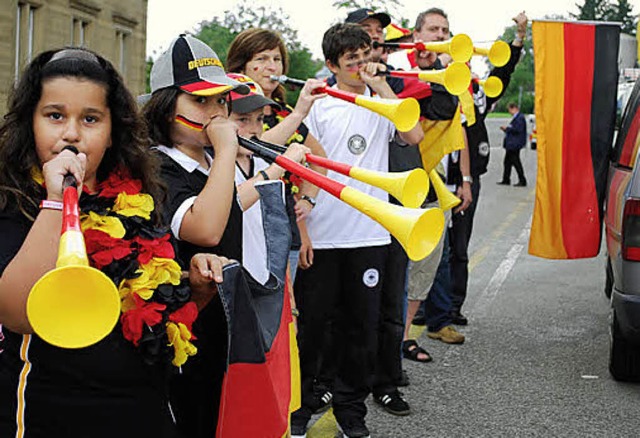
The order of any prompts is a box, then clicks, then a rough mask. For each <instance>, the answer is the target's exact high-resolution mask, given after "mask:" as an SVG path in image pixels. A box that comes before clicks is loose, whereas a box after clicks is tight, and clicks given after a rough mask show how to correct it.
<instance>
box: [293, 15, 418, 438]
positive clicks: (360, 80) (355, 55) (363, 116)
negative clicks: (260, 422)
mask: <svg viewBox="0 0 640 438" xmlns="http://www.w3.org/2000/svg"><path fill="white" fill-rule="evenodd" d="M322 49H323V52H324V56H325V60H326V64H327V67H328V68H329V70H331V72H332V73H333V74H334V75H335V78H336V84H335V85H334V87H336V88H338V89H340V90H343V91H349V92H353V93H356V94H360V95H365V96H372V95H374V97H377V96H379V97H381V98H387V99H396V98H397V97H396V95H395V94H394V93H393V91H392V90H391V88H390V87H389V85H388V84H387V81H386V79H385V77H384V76H376V73H377V72H378V71H381V70H384V69H385V67H384V66H383V65H382V64H378V63H373V62H370V56H371V38H370V37H369V35H368V34H367V33H366V32H365V31H364V30H363V29H362V28H361V27H360V26H358V25H355V24H344V23H341V24H336V25H334V26H332V27H331V28H330V29H329V30H328V31H327V32H326V33H325V35H324V39H323V42H322ZM305 123H306V124H307V126H308V127H309V131H310V132H311V133H312V134H313V135H314V137H316V138H317V139H318V141H319V142H320V143H321V144H322V145H323V147H324V148H325V150H326V152H327V157H328V158H330V159H332V160H335V161H340V162H342V163H346V164H350V165H354V166H359V167H363V168H367V169H372V170H378V171H382V172H387V171H388V164H389V159H388V153H389V141H390V140H391V139H393V138H394V136H396V135H397V136H398V137H399V139H400V140H401V141H403V142H404V143H407V144H417V143H419V142H420V141H421V140H422V136H423V134H422V130H421V128H420V126H419V125H416V126H415V127H414V128H412V129H411V130H410V131H408V132H396V129H395V127H394V126H393V124H392V123H391V122H390V121H389V120H387V119H385V118H384V117H382V116H380V115H378V114H376V113H373V112H371V111H369V110H368V109H365V108H362V107H359V106H356V105H354V104H352V103H348V102H346V101H344V100H340V99H336V98H333V97H327V98H325V99H322V100H318V101H317V102H316V103H315V104H314V106H313V107H312V109H311V111H310V113H309V115H308V117H307V119H306V120H305ZM328 176H329V177H330V178H332V179H334V180H336V181H339V182H342V183H345V184H349V185H350V186H352V187H354V188H357V189H358V190H360V191H362V192H365V193H367V194H369V195H371V196H374V197H376V198H379V199H381V200H383V201H387V199H388V195H387V194H386V193H385V192H383V191H382V190H380V189H377V188H375V187H372V186H370V185H367V184H364V183H359V182H357V181H354V180H351V179H349V178H347V177H344V176H342V175H339V174H337V173H335V172H332V171H329V172H328ZM307 230H308V232H309V237H310V238H311V242H312V244H313V250H314V257H313V265H312V266H311V267H310V268H308V269H307V270H303V271H300V272H299V273H298V275H299V278H297V279H296V287H295V288H294V290H295V293H296V302H297V304H298V309H299V310H300V318H299V320H298V324H299V334H298V343H299V347H300V362H301V363H300V366H301V375H302V408H301V409H299V410H298V411H296V412H295V413H294V414H293V416H292V435H293V436H304V434H305V433H306V427H307V422H308V421H309V418H310V416H311V413H312V412H313V411H314V406H313V405H312V403H313V381H314V379H316V378H317V377H318V376H317V372H318V359H319V357H318V353H319V352H320V350H321V349H320V346H321V345H323V343H324V341H323V339H324V336H325V333H326V321H327V320H329V321H331V322H332V323H333V324H336V326H337V332H336V331H335V330H334V332H336V333H338V334H339V336H338V339H336V340H335V357H333V358H332V360H333V361H335V362H334V363H335V364H336V367H337V373H336V379H335V382H334V398H333V410H334V414H335V416H336V419H337V421H338V423H339V425H340V427H341V428H342V430H343V431H344V433H345V435H346V436H347V437H367V436H369V431H368V429H367V427H366V425H365V421H364V418H365V415H366V411H367V410H366V407H365V404H364V400H365V399H366V397H367V396H368V395H369V392H370V391H371V383H372V382H371V376H372V374H373V369H372V368H373V365H374V359H375V351H376V338H377V327H378V324H377V321H378V312H379V303H380V290H381V287H382V282H383V278H384V266H385V261H386V257H387V251H388V245H389V243H390V241H391V240H390V236H389V233H388V232H387V231H386V230H385V229H384V228H383V227H382V226H381V225H379V224H378V223H376V222H375V221H373V220H372V219H370V218H369V217H367V216H365V215H364V214H363V213H360V212H358V211H357V210H355V209H353V208H351V207H349V206H348V205H346V204H344V203H343V202H342V201H339V200H338V199H336V198H334V197H332V196H330V195H329V194H327V193H325V192H320V193H319V195H318V198H317V205H316V207H315V208H314V209H313V210H312V212H311V214H310V215H309V217H308V219H307Z"/></svg>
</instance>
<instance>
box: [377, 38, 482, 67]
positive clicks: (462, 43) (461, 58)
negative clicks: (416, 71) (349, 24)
mask: <svg viewBox="0 0 640 438" xmlns="http://www.w3.org/2000/svg"><path fill="white" fill-rule="evenodd" d="M373 47H374V48H377V47H395V48H399V49H416V50H419V51H425V50H427V51H429V52H436V53H448V54H449V55H451V58H453V60H454V61H458V62H467V61H468V60H470V59H471V56H472V55H473V41H471V38H469V36H468V35H465V34H463V33H460V34H458V35H456V36H454V37H453V38H451V39H450V40H447V41H433V42H430V43H423V42H415V43H378V42H376V41H374V42H373Z"/></svg>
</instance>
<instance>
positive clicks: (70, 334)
mask: <svg viewBox="0 0 640 438" xmlns="http://www.w3.org/2000/svg"><path fill="white" fill-rule="evenodd" d="M74 190H75V189H74ZM88 265H89V261H88V259H87V255H86V249H85V246H84V238H83V236H82V232H81V231H79V230H69V231H66V232H65V233H64V234H62V236H60V246H59V252H58V260H57V262H56V268H55V269H53V270H51V271H49V272H47V273H46V274H45V275H44V276H42V277H41V278H40V279H39V280H38V281H37V282H36V284H35V285H34V286H33V288H32V289H31V292H30V293H29V298H28V299H27V317H28V318H29V323H30V324H31V327H32V328H33V330H34V332H35V333H36V334H37V335H38V336H39V337H40V338H42V339H43V340H44V341H45V342H48V343H49V344H51V345H55V346H56V347H61V348H84V347H88V346H90V345H93V344H95V343H97V342H99V341H100V340H102V339H103V338H104V337H106V336H107V335H108V334H109V333H111V331H112V330H113V328H114V327H115V325H116V323H117V322H118V318H119V317H120V296H119V293H118V290H117V289H116V286H115V284H113V281H111V280H110V279H109V277H107V276H106V275H105V274H103V273H102V272H101V271H99V270H97V269H95V268H92V267H90V266H88Z"/></svg>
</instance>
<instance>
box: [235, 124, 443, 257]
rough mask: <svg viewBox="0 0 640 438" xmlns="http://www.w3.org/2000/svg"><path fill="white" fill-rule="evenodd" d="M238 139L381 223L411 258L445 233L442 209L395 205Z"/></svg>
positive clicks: (429, 248)
mask: <svg viewBox="0 0 640 438" xmlns="http://www.w3.org/2000/svg"><path fill="white" fill-rule="evenodd" d="M238 142H239V143H240V146H242V147H244V148H246V149H249V150H250V151H252V152H253V153H255V154H256V155H258V156H260V157H262V158H263V159H265V160H267V161H269V162H275V163H276V164H278V165H279V166H281V167H282V168H284V169H286V170H288V171H289V172H291V173H293V174H295V175H297V176H299V177H300V178H302V179H304V180H306V181H309V182H310V183H312V184H314V185H316V186H318V187H320V188H321V189H323V190H325V191H327V192H329V193H330V194H331V195H333V196H335V197H336V198H338V199H340V200H342V201H343V202H345V203H347V204H349V205H350V206H352V207H353V208H355V209H356V210H358V211H360V212H361V213H364V214H365V215H367V216H369V217H370V218H371V219H373V220H375V221H376V222H378V223H379V224H380V225H382V226H383V227H384V228H385V229H386V230H387V231H389V232H390V233H391V234H392V235H393V236H394V237H395V238H396V239H397V240H398V242H400V244H401V245H402V247H403V248H404V250H405V251H406V253H407V256H408V257H409V258H410V259H411V260H414V261H417V260H422V259H423V258H425V257H427V256H428V255H429V254H431V252H432V251H433V250H434V249H435V247H436V245H437V244H438V241H439V240H440V237H441V236H442V232H443V231H444V214H443V212H442V210H441V209H440V208H429V209H424V210H423V209H417V208H406V207H400V206H397V205H392V204H389V203H387V202H384V201H381V200H380V199H377V198H374V197H373V196H369V195H367V194H365V193H362V192H360V191H359V190H356V189H354V188H351V187H348V186H345V185H344V184H341V183H339V182H337V181H334V180H332V179H330V178H327V177H326V176H324V175H321V174H319V173H317V172H314V171H313V170H311V169H307V168H306V167H304V166H302V165H300V164H298V163H296V162H294V161H292V160H289V159H288V158H286V157H284V156H282V155H279V154H278V153H277V152H274V151H272V150H270V149H268V148H265V147H264V146H261V145H260V144H258V143H256V142H254V141H251V140H248V139H246V138H243V137H239V138H238Z"/></svg>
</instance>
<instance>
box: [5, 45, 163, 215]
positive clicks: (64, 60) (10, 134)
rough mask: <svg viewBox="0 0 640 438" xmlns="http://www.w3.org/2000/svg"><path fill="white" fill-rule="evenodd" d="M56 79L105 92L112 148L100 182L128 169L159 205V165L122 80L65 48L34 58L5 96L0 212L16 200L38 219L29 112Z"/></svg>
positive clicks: (96, 59) (90, 55) (39, 193)
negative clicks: (86, 84)
mask: <svg viewBox="0 0 640 438" xmlns="http://www.w3.org/2000/svg"><path fill="white" fill-rule="evenodd" d="M64 51H69V52H64ZM72 51H75V52H72ZM65 53H67V54H65ZM68 53H71V54H68ZM73 53H76V54H77V55H74V54H73ZM56 54H58V55H57V56H56ZM54 56H55V57H54ZM52 58H53V59H52ZM57 77H68V78H80V79H86V80H90V81H93V82H95V83H98V84H101V85H103V86H104V87H105V88H106V90H107V105H108V107H109V110H110V112H111V141H112V145H111V147H110V148H108V149H107V151H106V152H105V154H104V157H103V159H102V161H101V163H100V165H99V166H98V170H97V175H96V176H97V179H98V181H102V180H104V179H105V178H107V176H108V175H109V174H110V173H111V172H112V171H113V170H115V169H117V168H126V169H127V170H128V171H129V173H130V174H131V176H132V177H133V178H135V179H139V180H140V181H141V182H142V186H143V190H144V191H145V192H146V193H149V194H150V195H152V196H153V197H154V199H155V200H156V203H157V205H158V206H160V203H161V202H162V200H163V199H164V189H163V185H162V183H161V181H160V179H159V177H158V171H157V169H158V163H157V160H156V158H155V157H154V155H153V154H152V153H151V152H150V151H149V148H148V138H147V134H146V129H145V124H144V122H143V121H142V119H141V117H140V115H139V114H138V108H137V104H136V101H135V100H134V98H133V96H132V95H131V93H130V92H129V91H128V90H127V88H126V86H125V85H124V81H123V80H122V77H121V76H120V74H119V73H118V72H117V71H116V69H115V67H114V66H113V65H112V64H111V63H110V62H109V61H107V60H106V59H104V58H103V57H101V56H100V55H98V54H97V53H94V52H92V51H90V50H87V49H81V48H65V49H59V50H52V51H47V52H43V53H41V54H40V55H38V56H37V57H36V58H35V59H34V60H33V61H32V62H31V63H30V64H29V66H28V67H27V68H26V69H25V71H24V72H23V74H22V76H21V78H20V81H19V82H18V84H17V86H16V87H15V88H14V89H13V91H12V93H11V95H10V97H9V101H8V102H9V105H8V109H9V112H8V113H7V114H6V115H5V117H4V121H3V122H2V124H1V125H0V210H3V209H6V208H7V206H9V205H11V201H14V202H15V203H17V206H18V208H19V210H20V211H21V212H22V214H24V215H25V216H26V217H27V218H28V219H30V220H34V218H35V216H36V215H37V214H38V203H39V201H40V200H41V199H42V198H43V196H44V192H43V190H42V188H41V187H40V186H39V184H37V183H36V182H35V181H34V180H33V177H32V171H33V169H34V168H40V167H41V163H40V160H39V159H38V155H37V153H36V144H35V139H34V133H33V113H34V111H35V109H36V107H37V105H38V102H39V101H40V98H41V95H42V84H43V82H44V81H45V80H48V79H52V78H57ZM154 213H155V214H154V220H156V221H158V220H160V216H159V215H160V213H159V208H156V209H155V211H154Z"/></svg>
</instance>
